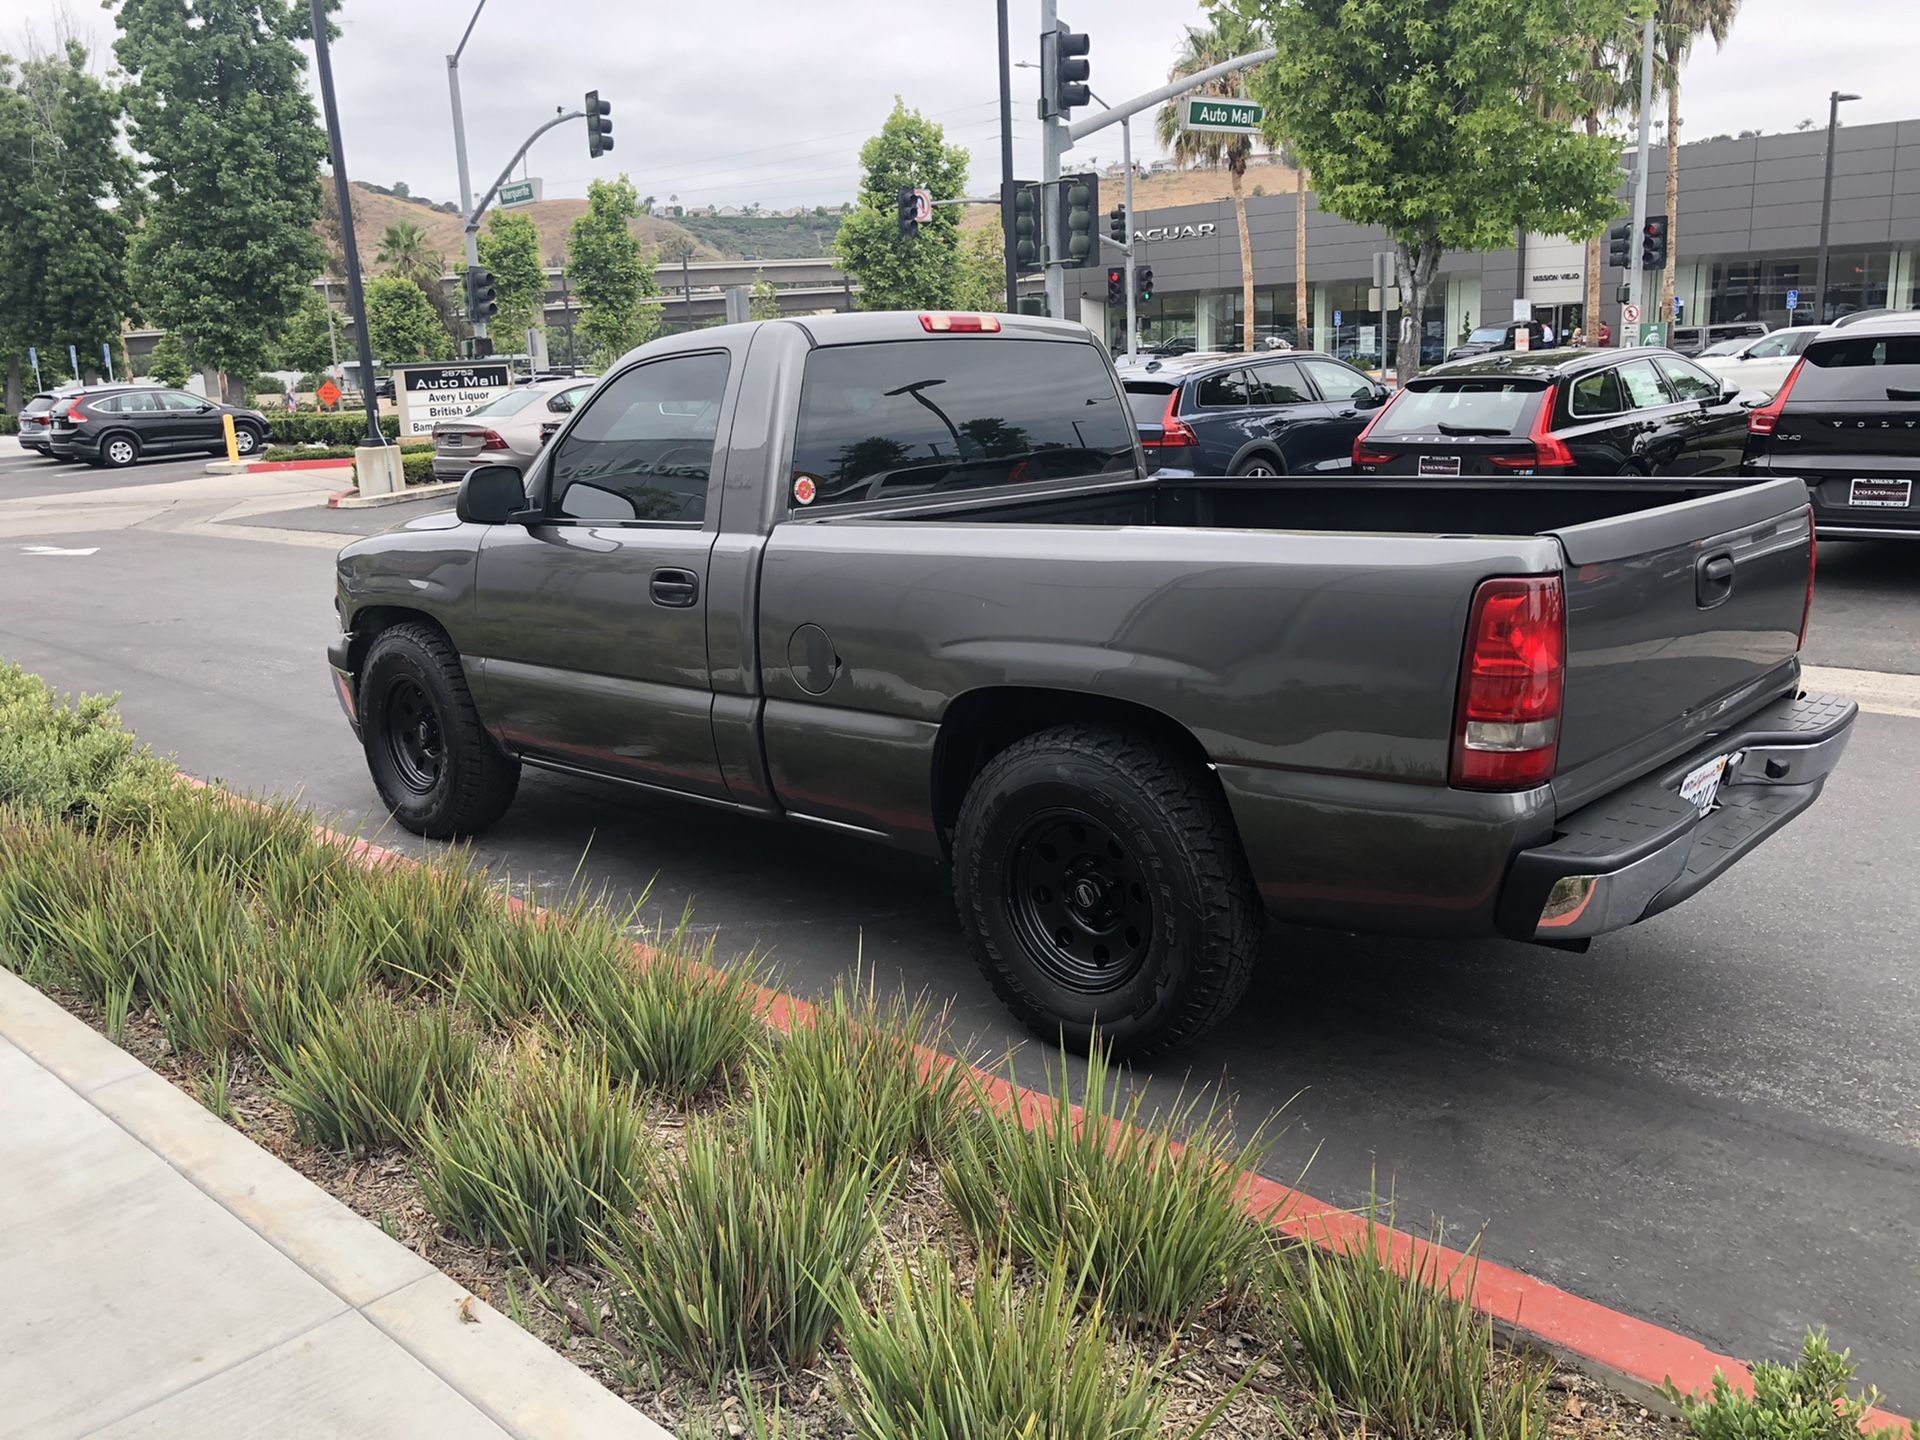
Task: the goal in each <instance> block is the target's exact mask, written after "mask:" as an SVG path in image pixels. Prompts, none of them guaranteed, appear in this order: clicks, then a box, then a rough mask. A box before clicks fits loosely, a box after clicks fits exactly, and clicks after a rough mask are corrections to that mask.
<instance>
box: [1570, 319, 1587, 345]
mask: <svg viewBox="0 0 1920 1440" xmlns="http://www.w3.org/2000/svg"><path fill="white" fill-rule="evenodd" d="M1567 343H1568V344H1569V345H1571V346H1573V348H1574V349H1576V350H1584V349H1586V347H1587V332H1586V331H1585V329H1583V328H1582V327H1580V326H1578V325H1576V326H1574V327H1573V334H1572V335H1570V336H1569V337H1568V338H1567Z"/></svg>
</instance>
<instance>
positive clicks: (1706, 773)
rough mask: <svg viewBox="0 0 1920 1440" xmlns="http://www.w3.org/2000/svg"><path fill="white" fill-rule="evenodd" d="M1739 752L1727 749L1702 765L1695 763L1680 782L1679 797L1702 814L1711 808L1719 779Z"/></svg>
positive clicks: (1718, 788)
mask: <svg viewBox="0 0 1920 1440" xmlns="http://www.w3.org/2000/svg"><path fill="white" fill-rule="evenodd" d="M1738 753H1739V752H1737V751H1729V752H1728V753H1727V754H1725V755H1716V756H1714V757H1713V759H1711V760H1709V761H1707V763H1706V764H1704V765H1696V766H1694V768H1693V769H1691V770H1689V771H1688V772H1687V776H1686V779H1684V780H1682V781H1681V782H1680V798H1681V799H1682V800H1689V801H1691V802H1692V803H1693V808H1694V809H1696V810H1698V811H1699V812H1700V813H1701V814H1702V815H1704V814H1706V813H1707V812H1708V811H1709V810H1711V809H1713V802H1714V800H1715V798H1716V797H1717V796H1718V795H1719V794H1720V779H1721V777H1722V776H1723V775H1725V774H1726V773H1727V766H1728V765H1730V764H1732V763H1733V761H1734V759H1735V758H1736V757H1737V755H1738Z"/></svg>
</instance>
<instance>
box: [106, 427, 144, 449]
mask: <svg viewBox="0 0 1920 1440" xmlns="http://www.w3.org/2000/svg"><path fill="white" fill-rule="evenodd" d="M122 439H124V440H131V441H132V442H133V448H134V453H135V454H138V453H139V450H140V437H139V436H138V435H136V434H134V433H133V431H131V430H106V431H102V432H101V435H100V452H101V453H102V454H105V453H106V449H107V442H108V441H109V440H122Z"/></svg>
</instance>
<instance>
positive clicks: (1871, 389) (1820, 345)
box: [1787, 331, 1920, 407]
mask: <svg viewBox="0 0 1920 1440" xmlns="http://www.w3.org/2000/svg"><path fill="white" fill-rule="evenodd" d="M1809 400H1814V401H1820V402H1823V403H1825V402H1829V401H1849V402H1866V403H1869V404H1877V405H1880V406H1882V407H1885V406H1887V405H1888V404H1893V405H1920V332H1916V333H1914V334H1910V335H1849V334H1847V333H1846V332H1845V331H1842V332H1841V333H1840V334H1838V335H1836V336H1834V337H1832V338H1831V339H1828V338H1824V337H1821V338H1816V339H1815V340H1814V341H1813V343H1811V344H1810V345H1808V346H1807V349H1806V354H1805V355H1804V356H1802V358H1801V365H1800V373H1799V375H1798V376H1797V377H1796V378H1795V380H1794V382H1793V389H1792V391H1790V392H1789V394H1788V396H1787V403H1788V404H1790V405H1801V404H1804V403H1805V402H1806V401H1809Z"/></svg>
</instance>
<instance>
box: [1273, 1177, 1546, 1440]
mask: <svg viewBox="0 0 1920 1440" xmlns="http://www.w3.org/2000/svg"><path fill="white" fill-rule="evenodd" d="M1364 1218H1365V1219H1366V1221H1367V1228H1366V1239H1365V1241H1364V1242H1362V1243H1360V1244H1358V1245H1351V1246H1349V1247H1347V1248H1346V1249H1345V1250H1344V1251H1342V1252H1333V1251H1327V1250H1322V1249H1320V1248H1319V1247H1318V1246H1314V1245H1301V1246H1298V1247H1296V1248H1295V1249H1294V1250H1293V1251H1292V1252H1291V1254H1290V1255H1289V1256H1287V1257H1284V1260H1283V1263H1281V1264H1280V1265H1277V1266H1276V1267H1274V1271H1273V1274H1274V1282H1273V1283H1274V1296H1273V1298H1274V1303H1275V1307H1276V1308H1277V1310H1278V1311H1279V1314H1280V1316H1281V1318H1282V1319H1283V1320H1284V1321H1285V1322H1286V1325H1287V1328H1288V1329H1289V1330H1290V1331H1291V1332H1292V1334H1293V1336H1294V1339H1295V1341H1296V1342H1297V1343H1296V1345H1295V1346H1294V1347H1293V1348H1292V1349H1289V1350H1283V1351H1282V1356H1283V1359H1284V1361H1285V1363H1286V1365H1287V1367H1288V1368H1289V1370H1290V1371H1291V1372H1292V1374H1293V1377H1294V1379H1295V1380H1296V1381H1297V1382H1298V1383H1299V1384H1301V1385H1302V1386H1303V1387H1304V1388H1306V1389H1307V1390H1308V1391H1309V1392H1310V1393H1311V1394H1312V1395H1313V1396H1314V1397H1315V1401H1316V1407H1317V1409H1318V1411H1319V1413H1320V1418H1321V1421H1322V1423H1323V1425H1325V1426H1326V1427H1327V1429H1328V1430H1329V1431H1332V1432H1335V1433H1337V1432H1338V1431H1339V1430H1340V1429H1341V1428H1344V1418H1345V1417H1347V1416H1352V1415H1357V1416H1358V1417H1359V1419H1360V1422H1361V1429H1362V1431H1363V1432H1366V1433H1374V1434H1385V1435H1390V1436H1394V1437H1398V1440H1415V1437H1420V1436H1427V1435H1432V1434H1434V1433H1436V1432H1437V1431H1440V1430H1441V1429H1442V1428H1451V1430H1452V1431H1453V1432H1455V1433H1457V1434H1462V1435H1472V1436H1476V1437H1486V1440H1526V1437H1530V1436H1541V1435H1545V1434H1546V1433H1547V1421H1546V1415H1545V1413H1544V1411H1543V1408H1542V1400H1543V1397H1544V1393H1545V1390H1546V1383H1547V1377H1548V1373H1549V1370H1548V1367H1547V1366H1546V1365H1545V1364H1544V1363H1543V1362H1541V1361H1538V1360H1535V1359H1533V1358H1531V1357H1529V1356H1526V1355H1523V1354H1522V1355H1513V1356H1511V1357H1510V1358H1509V1359H1507V1360H1505V1361H1503V1360H1502V1357H1501V1355H1500V1352H1499V1351H1498V1350H1497V1349H1496V1347H1495V1344H1494V1338H1493V1324H1492V1322H1491V1321H1490V1320H1488V1319H1486V1318H1485V1317H1483V1316H1479V1315H1476V1314H1475V1313H1474V1311H1473V1310H1472V1308H1471V1307H1470V1305H1469V1304H1468V1303H1467V1302H1468V1300H1469V1299H1470V1297H1471V1295H1472V1289H1473V1267H1474V1265H1475V1263H1476V1260H1475V1257H1474V1255H1473V1253H1472V1252H1471V1251H1469V1252H1468V1254H1467V1255H1466V1256H1465V1257H1463V1258H1462V1259H1460V1260H1459V1261H1458V1262H1457V1263H1458V1266H1459V1267H1461V1270H1460V1271H1459V1272H1456V1271H1451V1270H1446V1269H1443V1261H1442V1259H1441V1256H1440V1253H1439V1251H1438V1249H1437V1248H1436V1247H1437V1245H1438V1243H1439V1237H1438V1236H1437V1235H1436V1237H1435V1243H1434V1244H1433V1245H1421V1246H1419V1248H1418V1251H1417V1253H1416V1254H1415V1256H1414V1258H1413V1260H1412V1262H1411V1263H1410V1264H1409V1265H1408V1266H1407V1267H1406V1268H1404V1269H1397V1268H1395V1267H1394V1266H1393V1265H1392V1264H1391V1263H1389V1258H1388V1255H1387V1252H1386V1245H1387V1243H1388V1241H1387V1239H1386V1238H1385V1237H1387V1236H1388V1234H1389V1231H1388V1230H1386V1229H1383V1228H1382V1226H1386V1227H1390V1226H1391V1225H1392V1223H1393V1217H1392V1214H1391V1212H1390V1211H1389V1213H1388V1214H1387V1215H1386V1216H1385V1218H1384V1219H1383V1220H1380V1222H1379V1223H1378V1224H1376V1223H1375V1221H1376V1211H1375V1207H1373V1206H1369V1207H1368V1209H1367V1211H1366V1213H1365V1217H1364ZM1456 1281H1463V1282H1464V1284H1463V1286H1462V1290H1461V1298H1460V1299H1458V1300H1455V1299H1452V1298H1450V1287H1451V1286H1452V1284H1453V1283H1454V1282H1456Z"/></svg>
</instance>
